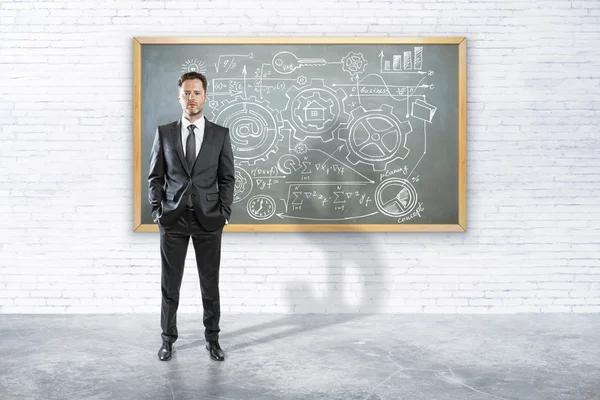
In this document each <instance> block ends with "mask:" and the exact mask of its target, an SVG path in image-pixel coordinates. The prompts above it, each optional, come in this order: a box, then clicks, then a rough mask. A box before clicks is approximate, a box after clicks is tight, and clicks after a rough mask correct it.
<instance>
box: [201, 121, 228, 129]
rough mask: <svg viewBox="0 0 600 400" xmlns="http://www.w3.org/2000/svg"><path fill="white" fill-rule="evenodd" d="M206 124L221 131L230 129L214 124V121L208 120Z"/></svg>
mask: <svg viewBox="0 0 600 400" xmlns="http://www.w3.org/2000/svg"><path fill="white" fill-rule="evenodd" d="M206 123H207V124H210V127H211V128H212V129H215V130H219V131H227V129H228V128H226V127H224V126H222V125H219V124H215V123H214V122H212V121H209V120H208V119H207V120H206Z"/></svg>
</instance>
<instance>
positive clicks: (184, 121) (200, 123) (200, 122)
mask: <svg viewBox="0 0 600 400" xmlns="http://www.w3.org/2000/svg"><path fill="white" fill-rule="evenodd" d="M191 124H192V123H191V122H190V121H189V120H188V119H187V118H186V117H185V116H182V117H181V125H182V126H183V129H185V130H187V129H188V126H190V125H191ZM194 125H195V126H196V128H197V129H199V130H200V132H204V115H203V116H202V118H200V119H199V120H197V121H196V122H194Z"/></svg>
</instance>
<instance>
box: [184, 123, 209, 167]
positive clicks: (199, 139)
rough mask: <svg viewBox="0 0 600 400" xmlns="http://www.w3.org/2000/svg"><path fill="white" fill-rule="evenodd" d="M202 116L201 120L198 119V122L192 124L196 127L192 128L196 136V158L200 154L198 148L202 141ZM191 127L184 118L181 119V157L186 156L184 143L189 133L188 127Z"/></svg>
mask: <svg viewBox="0 0 600 400" xmlns="http://www.w3.org/2000/svg"><path fill="white" fill-rule="evenodd" d="M204 121H205V120H204V116H202V118H200V119H199V120H197V121H196V122H194V124H193V125H195V126H196V128H194V135H195V136H196V156H195V157H194V158H196V157H198V153H199V152H200V147H201V146H202V139H204ZM190 125H192V123H191V122H190V121H189V120H188V119H187V118H185V116H182V117H181V144H182V145H183V155H185V156H187V154H186V143H187V138H188V136H189V135H190V131H189V130H188V126H190Z"/></svg>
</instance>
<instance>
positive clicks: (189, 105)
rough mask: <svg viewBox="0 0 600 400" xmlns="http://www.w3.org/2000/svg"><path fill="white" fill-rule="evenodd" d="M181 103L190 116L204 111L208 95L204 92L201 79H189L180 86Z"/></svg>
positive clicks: (179, 97)
mask: <svg viewBox="0 0 600 400" xmlns="http://www.w3.org/2000/svg"><path fill="white" fill-rule="evenodd" d="M177 97H178V99H179V104H181V108H182V109H183V112H184V113H185V114H186V115H187V116H188V117H194V116H196V115H199V114H200V113H202V108H203V107H204V102H206V99H207V98H208V96H207V95H206V93H204V86H202V81H201V80H200V79H188V80H186V81H185V82H183V83H182V84H181V87H180V88H179V95H178V96H177Z"/></svg>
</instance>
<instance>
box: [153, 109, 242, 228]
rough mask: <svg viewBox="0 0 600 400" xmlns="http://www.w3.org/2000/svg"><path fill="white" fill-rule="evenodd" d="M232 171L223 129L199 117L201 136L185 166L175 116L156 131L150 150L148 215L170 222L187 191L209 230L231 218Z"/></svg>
mask: <svg viewBox="0 0 600 400" xmlns="http://www.w3.org/2000/svg"><path fill="white" fill-rule="evenodd" d="M234 184H235V172H234V163H233V151H232V148H231V139H230V137H229V129H228V128H225V127H222V126H220V125H217V124H214V123H212V122H210V121H208V120H207V119H205V126H204V138H203V140H202V146H201V147H200V152H199V153H198V157H197V158H196V161H195V163H194V165H193V167H192V169H191V170H190V169H189V167H188V165H187V162H186V160H185V156H184V153H183V146H182V143H181V120H178V121H174V122H171V123H169V124H166V125H161V126H159V127H158V129H157V130H156V134H155V136H154V143H153V145H152V150H151V152H150V171H149V173H148V186H149V187H148V201H149V202H150V204H151V205H152V218H153V219H154V220H157V221H158V223H159V224H160V225H162V226H165V227H167V226H169V225H172V224H175V222H177V219H178V218H179V216H180V215H181V213H182V212H183V211H184V210H185V206H186V203H187V194H188V193H191V194H192V202H193V204H194V211H195V213H196V215H197V216H198V220H199V221H200V225H202V227H203V228H204V229H205V230H207V231H214V230H216V229H219V228H221V227H223V225H225V221H226V220H229V219H230V217H231V204H232V203H233V191H234Z"/></svg>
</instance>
